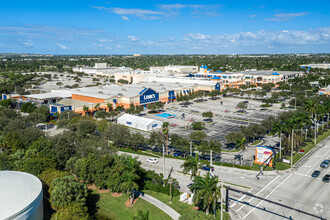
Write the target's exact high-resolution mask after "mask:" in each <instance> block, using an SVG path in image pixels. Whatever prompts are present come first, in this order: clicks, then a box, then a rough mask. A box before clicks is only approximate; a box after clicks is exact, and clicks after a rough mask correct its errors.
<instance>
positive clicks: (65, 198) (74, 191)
mask: <svg viewBox="0 0 330 220" xmlns="http://www.w3.org/2000/svg"><path fill="white" fill-rule="evenodd" d="M50 192H51V196H50V203H51V205H52V207H54V208H55V209H60V208H64V207H66V206H68V205H70V204H72V203H77V204H79V205H80V206H85V205H86V199H87V197H88V195H89V191H88V189H87V187H86V185H85V184H83V183H80V182H77V181H76V180H75V179H74V177H73V176H64V177H60V178H57V179H54V180H53V182H52V183H51V187H50Z"/></svg>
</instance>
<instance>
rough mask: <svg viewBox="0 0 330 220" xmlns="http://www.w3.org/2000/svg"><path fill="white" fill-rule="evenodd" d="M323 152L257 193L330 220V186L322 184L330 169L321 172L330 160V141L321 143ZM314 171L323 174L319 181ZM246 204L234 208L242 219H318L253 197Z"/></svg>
mask: <svg viewBox="0 0 330 220" xmlns="http://www.w3.org/2000/svg"><path fill="white" fill-rule="evenodd" d="M320 145H321V146H320V148H319V149H318V150H317V151H315V152H314V153H313V154H312V155H310V157H309V159H308V160H307V161H306V162H305V163H304V164H302V165H301V167H300V168H299V169H298V170H296V171H295V172H294V173H291V174H290V175H280V176H277V177H275V178H274V180H273V181H272V182H271V183H270V184H269V185H268V186H266V187H265V188H264V189H263V190H261V191H260V192H258V193H257V195H258V196H261V197H263V198H266V199H269V200H272V201H275V202H279V203H282V204H284V205H288V206H291V207H294V208H296V209H301V210H302V211H305V212H307V213H310V214H311V215H317V216H320V217H321V216H322V217H323V218H324V219H330V184H329V183H324V182H322V177H323V176H324V175H326V174H329V173H330V171H329V168H328V169H322V168H320V166H319V165H320V163H321V162H322V161H323V160H324V159H330V137H328V138H327V139H326V140H325V141H323V142H321V143H320ZM314 170H320V171H321V174H320V176H319V177H318V178H316V179H315V178H312V177H311V174H312V173H313V172H314ZM241 201H243V202H246V203H247V204H243V203H239V204H237V205H234V204H233V205H232V208H233V210H235V211H236V213H237V214H238V218H239V219H251V220H252V219H253V220H258V219H290V217H291V218H292V219H299V220H300V219H317V218H315V217H313V216H311V215H307V214H301V213H299V212H297V211H294V210H291V209H288V208H284V207H281V206H277V205H274V204H270V203H268V202H265V201H261V200H258V199H252V198H249V197H244V198H242V200H241Z"/></svg>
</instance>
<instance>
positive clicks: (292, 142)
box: [291, 129, 293, 168]
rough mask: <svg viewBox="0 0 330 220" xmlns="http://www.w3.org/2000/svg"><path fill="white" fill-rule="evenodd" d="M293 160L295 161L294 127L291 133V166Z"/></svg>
mask: <svg viewBox="0 0 330 220" xmlns="http://www.w3.org/2000/svg"><path fill="white" fill-rule="evenodd" d="M292 162H293V129H292V135H291V168H292Z"/></svg>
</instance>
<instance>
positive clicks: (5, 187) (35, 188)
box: [0, 171, 42, 219]
mask: <svg viewBox="0 0 330 220" xmlns="http://www.w3.org/2000/svg"><path fill="white" fill-rule="evenodd" d="M41 193H42V183H41V181H40V180H39V179H38V178H37V177H35V176H33V175H31V174H29V173H24V172H18V171H0V194H1V196H0V210H1V211H0V219H7V218H10V217H13V216H15V215H16V214H18V213H20V212H22V211H24V210H25V209H26V208H28V207H29V206H30V205H31V204H32V203H33V202H34V201H35V200H36V199H37V198H39V196H40V194H41Z"/></svg>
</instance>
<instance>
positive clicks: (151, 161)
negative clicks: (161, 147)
mask: <svg viewBox="0 0 330 220" xmlns="http://www.w3.org/2000/svg"><path fill="white" fill-rule="evenodd" d="M147 162H148V163H155V164H156V163H158V160H157V159H156V158H149V159H147Z"/></svg>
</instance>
